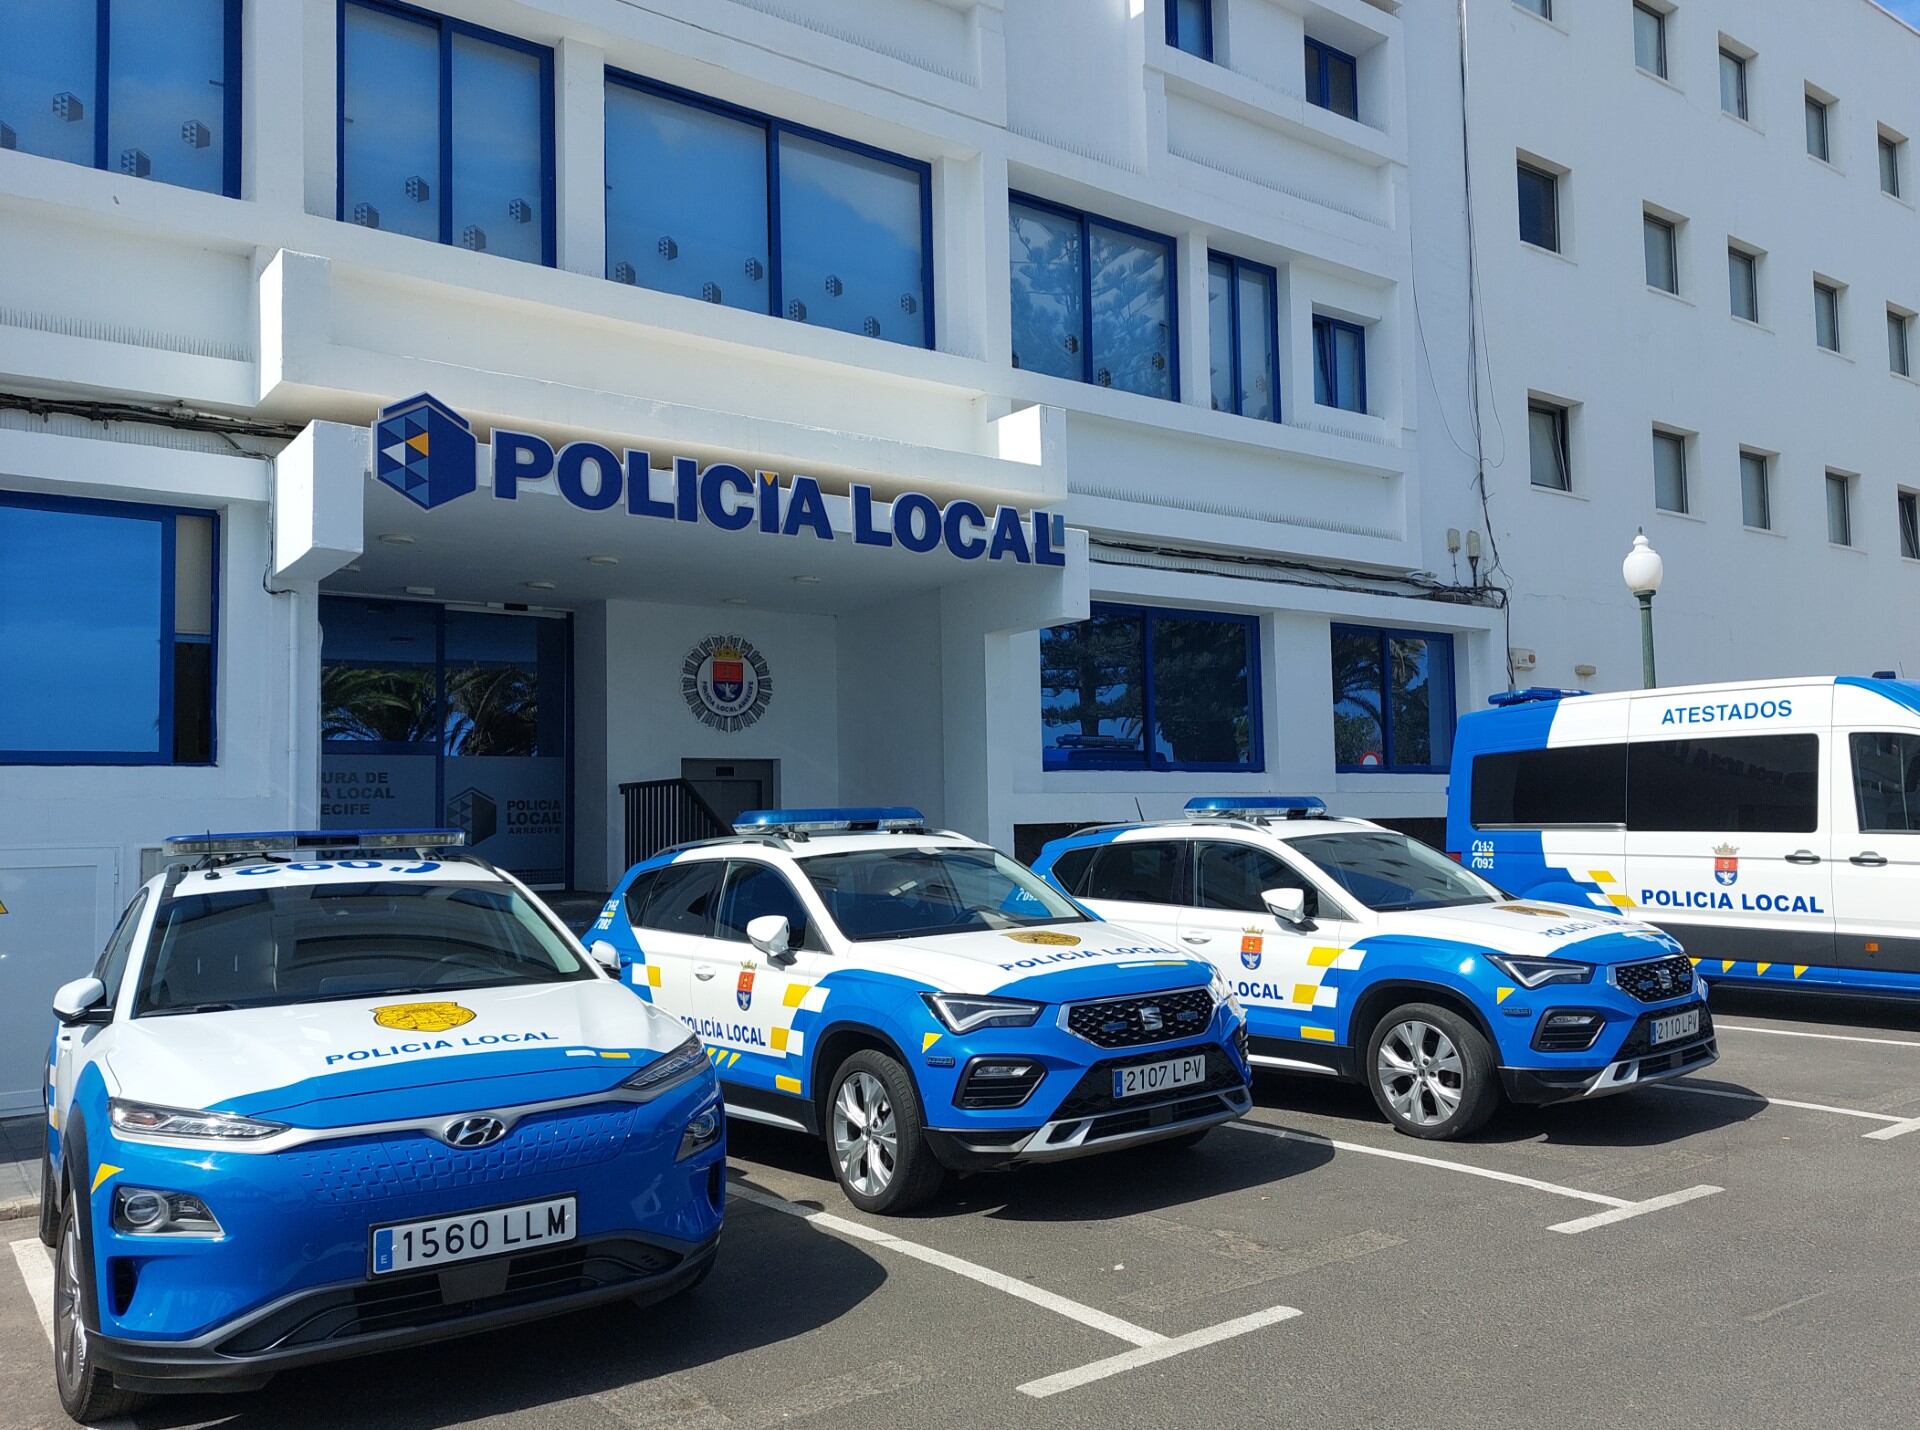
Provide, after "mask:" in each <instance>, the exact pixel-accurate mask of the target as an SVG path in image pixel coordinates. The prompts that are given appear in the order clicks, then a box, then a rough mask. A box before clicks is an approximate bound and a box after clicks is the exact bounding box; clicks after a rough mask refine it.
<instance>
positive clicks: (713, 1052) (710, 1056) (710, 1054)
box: [707, 1048, 720, 1062]
mask: <svg viewBox="0 0 1920 1430" xmlns="http://www.w3.org/2000/svg"><path fill="white" fill-rule="evenodd" d="M719 1058H720V1050H719V1049H718V1048H708V1049H707V1061H708V1062H717V1061H719Z"/></svg>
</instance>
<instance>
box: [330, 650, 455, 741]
mask: <svg viewBox="0 0 1920 1430" xmlns="http://www.w3.org/2000/svg"><path fill="white" fill-rule="evenodd" d="M435 703H436V702H435V699H434V676H433V669H432V667H430V666H429V667H427V668H424V669H422V668H419V667H412V666H371V665H356V664H348V663H344V662H342V663H331V662H330V663H327V664H324V665H322V666H321V668H320V737H321V739H323V740H367V741H377V742H379V743H382V744H395V745H414V744H423V743H427V742H430V741H432V740H433V738H434V734H435V729H434V726H435V723H436V722H435V719H434V706H435Z"/></svg>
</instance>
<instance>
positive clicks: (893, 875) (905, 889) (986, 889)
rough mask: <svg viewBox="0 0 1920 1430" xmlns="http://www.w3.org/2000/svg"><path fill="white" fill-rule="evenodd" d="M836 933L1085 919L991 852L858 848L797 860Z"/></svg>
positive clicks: (862, 935) (929, 931)
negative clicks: (834, 926) (831, 919)
mask: <svg viewBox="0 0 1920 1430" xmlns="http://www.w3.org/2000/svg"><path fill="white" fill-rule="evenodd" d="M800 868H801V869H802V871H803V872H804V873H805V874H806V876H807V878H808V880H809V881H810V882H811V883H812V884H813V891H814V893H816V894H818V895H819V896H820V901H821V902H822V903H824V904H825V905H826V906H827V912H828V913H829V914H830V915H831V916H832V918H833V921H834V923H835V924H837V925H838V926H839V929H840V932H841V933H843V934H845V935H846V936H847V937H848V938H850V939H854V940H856V941H861V940H866V939H883V938H911V937H914V936H916V935H922V936H924V935H934V934H949V933H972V932H975V931H978V930H984V929H1019V928H1026V927H1028V926H1030V925H1033V924H1047V923H1067V922H1077V921H1078V920H1080V919H1083V918H1085V917H1086V916H1085V915H1084V914H1083V913H1082V912H1081V911H1080V910H1079V909H1078V908H1077V907H1076V906H1075V905H1074V904H1073V903H1072V902H1070V901H1069V900H1068V899H1066V898H1065V897H1063V896H1062V895H1061V894H1060V892H1059V891H1058V890H1057V889H1055V888H1054V887H1053V885H1051V884H1048V883H1043V882H1042V881H1041V880H1040V879H1039V878H1038V877H1037V876H1036V875H1035V874H1034V873H1033V872H1032V871H1031V870H1029V869H1025V868H1022V867H1021V866H1020V865H1018V864H1016V863H1014V862H1013V860H1011V859H1009V858H1007V856H1006V855H1004V854H1002V853H1000V852H999V851H998V850H994V849H969V848H959V849H955V848H940V849H860V850H849V851H848V852H846V853H844V854H815V855H813V856H811V857H810V858H806V859H802V860H801V861H800Z"/></svg>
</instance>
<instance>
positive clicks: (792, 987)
mask: <svg viewBox="0 0 1920 1430" xmlns="http://www.w3.org/2000/svg"><path fill="white" fill-rule="evenodd" d="M811 992H813V985H812V984H811V983H789V984H788V985H787V993H786V997H785V998H783V999H782V1000H781V1001H782V1002H784V1003H785V1004H786V1005H787V1007H789V1008H798V1007H799V1006H800V1004H801V1002H802V1001H803V1000H804V999H805V998H806V996H807V995H808V994H809V993H811Z"/></svg>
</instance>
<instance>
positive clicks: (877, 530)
mask: <svg viewBox="0 0 1920 1430" xmlns="http://www.w3.org/2000/svg"><path fill="white" fill-rule="evenodd" d="M489 445H490V450H491V452H492V455H493V495H494V498H495V499H496V500H498V501H515V500H517V499H518V498H519V496H520V489H521V488H522V487H525V486H531V485H533V484H534V483H544V482H549V481H550V482H552V483H553V484H554V487H555V489H556V490H558V492H559V493H560V495H561V496H562V497H563V498H564V499H565V500H566V501H567V502H568V503H569V504H571V505H573V506H576V507H579V508H580V509H581V510H582V511H610V510H612V509H614V508H615V507H619V506H623V505H624V507H625V508H626V512H627V514H628V515H630V516H637V517H651V518H653V519H655V520H660V521H678V522H686V523H688V524H704V525H707V526H713V527H717V528H718V529H720V530H722V531H746V530H748V529H749V528H751V529H754V530H757V531H760V532H764V533H766V534H767V535H770V536H790V537H806V536H810V537H813V538H815V539H816V540H820V541H836V540H839V539H840V533H837V532H835V530H834V529H833V524H832V522H831V521H829V520H828V516H827V496H826V494H825V493H823V492H822V491H821V490H820V483H819V482H818V481H816V480H815V479H814V478H812V477H807V476H800V475H798V474H796V475H795V476H794V477H793V478H792V480H791V481H790V482H789V483H788V484H787V485H786V486H782V485H781V484H780V481H779V478H778V477H777V475H776V474H775V473H773V472H769V471H762V470H754V471H748V470H747V469H746V468H745V467H740V466H736V465H734V464H733V463H731V462H714V463H712V464H710V465H708V466H706V467H702V466H701V465H700V464H699V463H698V462H697V461H695V460H694V459H693V458H691V457H675V458H674V459H673V467H672V470H671V471H662V472H656V471H654V469H653V462H652V454H651V453H647V452H640V451H633V450H628V451H626V452H622V453H616V452H615V451H614V450H613V449H612V448H611V447H606V446H602V445H601V444H600V443H598V442H569V443H567V444H566V445H565V446H564V447H560V448H558V449H557V450H556V449H555V447H554V446H553V444H552V443H551V442H548V441H547V440H546V439H545V438H544V437H537V436H535V435H534V434H533V433H531V432H514V431H511V430H509V429H507V428H505V427H496V428H494V429H493V436H492V438H491V441H490V444H489ZM373 449H374V475H375V476H376V477H377V478H378V479H379V480H380V481H382V482H385V483H386V484H387V485H388V486H390V487H392V488H393V489H394V490H395V491H397V492H399V493H400V494H401V495H402V496H405V497H406V498H407V499H408V500H410V501H412V502H413V503H414V504H415V505H417V506H419V507H422V508H424V509H426V510H432V509H433V508H434V507H437V506H442V505H444V504H446V503H447V502H450V501H453V500H455V499H456V498H459V497H463V496H466V495H467V494H469V493H471V492H473V491H475V490H476V489H477V488H478V486H479V461H478V452H479V439H478V438H477V437H475V436H474V435H473V425H472V424H471V423H470V422H468V421H467V419H466V418H464V417H462V416H461V415H460V414H459V413H457V412H455V411H454V410H453V409H452V408H450V407H448V406H447V405H446V404H445V403H442V402H440V401H438V400H437V399H435V398H433V397H431V396H429V395H428V394H426V393H424V392H423V393H421V394H420V395H418V396H417V397H410V398H408V399H406V400H405V401H404V402H396V403H394V404H393V405H392V406H390V407H385V408H382V409H381V411H380V416H379V418H378V419H377V420H376V421H375V422H374V425H373ZM847 497H848V501H849V503H850V505H851V508H852V514H853V531H852V539H853V540H854V542H856V543H857V544H858V545H861V546H874V547H887V546H896V545H897V546H899V547H902V548H903V549H905V550H907V551H912V552H916V553H920V552H929V551H933V550H934V549H935V548H937V547H945V548H946V550H947V551H948V552H949V553H951V554H952V555H953V556H955V557H957V558H959V559H960V560H962V561H978V560H980V559H982V558H985V559H986V560H988V561H1011V562H1014V563H1017V564H1021V565H1034V566H1064V565H1066V563H1067V558H1066V552H1065V545H1066V522H1065V519H1064V518H1062V517H1061V516H1059V515H1057V514H1055V513H1052V512H1046V511H1034V512H1032V513H1030V514H1029V515H1027V516H1024V517H1023V516H1022V514H1021V512H1020V510H1019V508H1017V507H1011V506H997V507H995V508H994V509H993V511H992V512H991V513H989V512H988V511H987V510H986V508H984V507H982V506H981V505H979V504H978V503H977V502H971V501H966V500H964V499H962V500H959V501H950V502H948V503H946V504H945V505H944V506H943V505H941V504H939V503H938V502H935V501H934V499H933V498H932V497H929V496H926V495H923V494H922V493H919V492H906V493H903V494H902V495H900V496H898V497H895V498H894V499H893V500H892V501H891V502H884V501H875V500H874V495H873V489H872V488H871V487H868V486H865V485H862V484H860V483H857V482H856V483H854V484H852V485H851V486H849V487H848V489H847Z"/></svg>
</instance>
